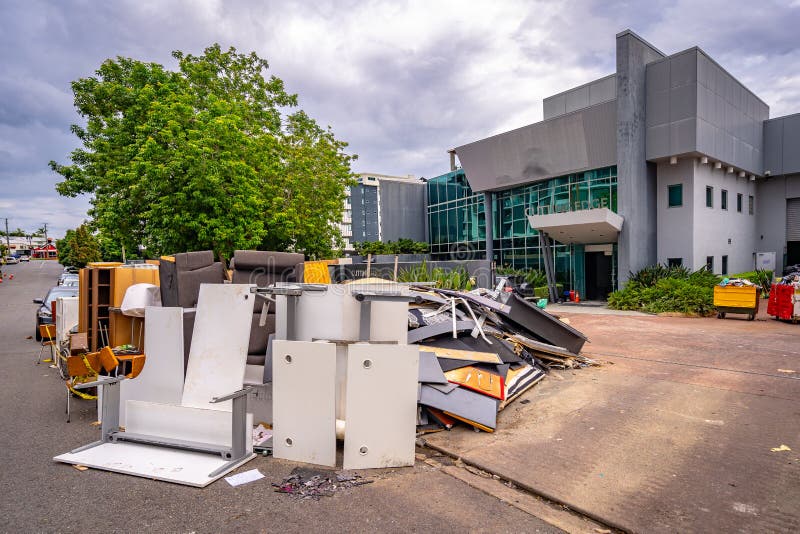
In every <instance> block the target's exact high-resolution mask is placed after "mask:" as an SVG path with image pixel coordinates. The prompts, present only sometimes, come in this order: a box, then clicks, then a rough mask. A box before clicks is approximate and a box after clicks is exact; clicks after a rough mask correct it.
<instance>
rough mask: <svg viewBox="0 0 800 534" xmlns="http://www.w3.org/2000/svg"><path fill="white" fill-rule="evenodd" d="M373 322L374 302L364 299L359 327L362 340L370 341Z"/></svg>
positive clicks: (359, 336) (359, 337) (359, 335)
mask: <svg viewBox="0 0 800 534" xmlns="http://www.w3.org/2000/svg"><path fill="white" fill-rule="evenodd" d="M371 322H372V302H370V301H369V300H364V301H362V302H361V321H360V323H359V328H358V339H359V340H360V341H369V336H370V324H371Z"/></svg>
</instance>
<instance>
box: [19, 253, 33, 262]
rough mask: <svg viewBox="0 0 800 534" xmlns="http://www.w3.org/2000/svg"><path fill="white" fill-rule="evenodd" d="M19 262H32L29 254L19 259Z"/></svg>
mask: <svg viewBox="0 0 800 534" xmlns="http://www.w3.org/2000/svg"><path fill="white" fill-rule="evenodd" d="M19 261H31V257H30V256H28V255H27V254H23V255H22V256H20V257H19Z"/></svg>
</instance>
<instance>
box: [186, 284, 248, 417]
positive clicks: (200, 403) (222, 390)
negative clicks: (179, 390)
mask: <svg viewBox="0 0 800 534" xmlns="http://www.w3.org/2000/svg"><path fill="white" fill-rule="evenodd" d="M251 287H255V286H252V285H248V284H201V285H200V295H199V296H198V300H197V313H196V315H195V321H194V331H193V333H192V346H191V347H190V349H189V364H188V366H187V368H186V381H185V383H184V387H183V399H182V401H181V404H182V405H184V406H194V407H196V408H210V409H212V410H225V411H230V410H231V401H226V402H221V403H218V404H210V401H211V399H212V398H213V397H223V396H225V395H228V394H230V393H233V392H234V391H238V390H240V389H241V388H242V381H243V380H244V370H245V365H246V364H247V347H248V345H249V343H250V324H251V322H252V317H253V303H254V302H255V300H256V299H255V295H251V294H250V288H251Z"/></svg>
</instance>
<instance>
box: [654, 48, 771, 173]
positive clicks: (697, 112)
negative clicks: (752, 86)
mask: <svg viewBox="0 0 800 534" xmlns="http://www.w3.org/2000/svg"><path fill="white" fill-rule="evenodd" d="M667 75H668V76H669V90H668V93H669V96H668V98H669V121H670V142H669V147H668V148H667V147H665V146H664V144H663V133H662V132H659V131H657V130H654V129H653V128H654V127H655V126H657V125H661V124H662V122H661V121H663V114H664V109H663V108H664V103H663V100H664V98H665V97H666V96H665V94H664V93H663V92H660V91H658V89H663V86H664V80H665V78H666V77H667ZM647 83H648V88H647V98H648V102H647V108H646V109H647V113H648V114H650V113H652V114H655V117H652V118H651V117H648V118H647V125H648V139H647V149H646V153H647V158H648V159H650V160H660V159H663V158H666V157H669V156H677V155H682V154H687V153H700V154H704V155H706V156H709V157H710V158H711V159H714V160H718V161H722V162H723V163H724V164H725V165H731V166H733V167H735V168H736V169H743V170H745V171H746V172H750V173H754V174H761V172H762V170H763V167H762V161H761V148H762V146H763V140H762V135H761V124H762V122H763V121H764V120H765V119H766V117H767V116H768V114H769V108H768V107H767V106H766V104H764V103H763V102H761V100H759V99H758V97H757V96H755V95H754V94H753V93H752V92H750V91H749V90H747V88H745V87H744V86H743V85H742V84H741V83H739V81H738V80H736V79H735V78H733V76H731V75H730V74H728V73H727V72H725V70H724V69H722V68H721V67H720V66H719V65H717V64H716V63H715V62H714V61H713V60H712V59H711V58H709V57H708V56H707V55H706V54H705V53H704V52H703V51H702V50H700V49H699V48H692V49H689V50H686V51H683V52H679V53H677V54H674V55H672V56H669V57H667V58H664V59H662V60H658V61H655V62H652V63H650V64H648V65H647ZM651 99H654V101H653V102H650V100H651ZM687 119H696V120H695V121H694V130H695V132H694V133H691V132H690V131H689V130H690V128H689V126H688V123H685V122H683V121H686V120H687ZM712 136H713V138H714V139H713V140H712V139H711V137H712Z"/></svg>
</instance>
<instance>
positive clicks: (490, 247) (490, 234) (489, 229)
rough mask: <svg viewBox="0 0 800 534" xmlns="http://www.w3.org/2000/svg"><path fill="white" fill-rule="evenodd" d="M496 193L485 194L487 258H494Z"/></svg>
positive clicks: (484, 214)
mask: <svg viewBox="0 0 800 534" xmlns="http://www.w3.org/2000/svg"><path fill="white" fill-rule="evenodd" d="M493 207H494V194H493V193H491V192H486V193H484V194H483V216H484V218H485V219H486V259H487V260H489V261H492V260H493V259H494V224H493V220H494V217H493V214H492V211H493Z"/></svg>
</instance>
